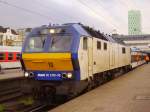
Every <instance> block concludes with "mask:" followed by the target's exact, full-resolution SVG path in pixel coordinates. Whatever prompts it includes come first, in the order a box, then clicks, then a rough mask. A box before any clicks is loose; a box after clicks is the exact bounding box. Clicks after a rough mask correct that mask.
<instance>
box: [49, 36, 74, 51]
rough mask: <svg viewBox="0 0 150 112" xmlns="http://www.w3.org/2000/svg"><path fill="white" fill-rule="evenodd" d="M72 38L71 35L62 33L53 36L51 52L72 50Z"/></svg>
mask: <svg viewBox="0 0 150 112" xmlns="http://www.w3.org/2000/svg"><path fill="white" fill-rule="evenodd" d="M71 40H72V39H71V36H62V35H61V36H59V35H55V36H52V37H51V45H50V47H49V52H62V51H70V48H71Z"/></svg>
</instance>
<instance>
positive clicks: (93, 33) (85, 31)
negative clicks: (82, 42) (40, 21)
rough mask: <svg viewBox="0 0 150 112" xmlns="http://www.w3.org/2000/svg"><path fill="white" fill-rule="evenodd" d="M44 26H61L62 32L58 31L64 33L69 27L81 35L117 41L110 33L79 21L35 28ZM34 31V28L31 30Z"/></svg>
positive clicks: (49, 27)
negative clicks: (106, 33)
mask: <svg viewBox="0 0 150 112" xmlns="http://www.w3.org/2000/svg"><path fill="white" fill-rule="evenodd" d="M45 28H48V29H51V28H52V29H53V28H54V29H57V28H58V29H60V28H62V29H63V30H62V32H60V33H64V32H65V30H66V31H67V30H68V29H69V28H70V29H71V28H73V29H74V30H75V31H76V33H78V34H79V35H83V36H87V37H95V38H98V39H102V40H105V41H109V42H112V43H118V42H117V41H116V40H115V39H114V38H113V37H111V36H110V35H104V34H103V33H101V32H100V31H99V30H95V29H94V28H91V27H89V26H85V25H83V24H81V23H66V24H63V25H57V24H56V25H53V26H52V25H49V26H46V25H43V26H42V27H39V28H36V29H39V30H41V29H45ZM32 31H33V32H34V29H33V30H32Z"/></svg>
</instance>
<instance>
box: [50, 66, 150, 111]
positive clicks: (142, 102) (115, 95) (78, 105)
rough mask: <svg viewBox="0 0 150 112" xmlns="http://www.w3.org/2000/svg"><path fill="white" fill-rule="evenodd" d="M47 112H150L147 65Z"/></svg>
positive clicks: (149, 82)
mask: <svg viewBox="0 0 150 112" xmlns="http://www.w3.org/2000/svg"><path fill="white" fill-rule="evenodd" d="M50 112H150V64H146V65H142V66H140V67H138V68H136V69H134V70H133V71H131V72H129V73H127V74H125V75H123V76H120V77H118V78H116V79H114V80H112V81H110V82H108V83H106V84H104V85H102V86H100V87H98V88H96V89H94V90H92V91H90V92H88V93H86V94H84V95H82V96H79V97H77V98H75V99H73V100H71V101H69V102H67V103H65V104H63V105H60V106H59V107H57V108H55V109H53V110H51V111H50Z"/></svg>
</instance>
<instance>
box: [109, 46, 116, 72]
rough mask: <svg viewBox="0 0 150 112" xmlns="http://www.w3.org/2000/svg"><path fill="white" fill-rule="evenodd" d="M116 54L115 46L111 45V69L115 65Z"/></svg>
mask: <svg viewBox="0 0 150 112" xmlns="http://www.w3.org/2000/svg"><path fill="white" fill-rule="evenodd" d="M114 55H115V52H114V48H113V44H112V43H110V51H109V66H110V69H111V68H113V67H114V63H115V56H114Z"/></svg>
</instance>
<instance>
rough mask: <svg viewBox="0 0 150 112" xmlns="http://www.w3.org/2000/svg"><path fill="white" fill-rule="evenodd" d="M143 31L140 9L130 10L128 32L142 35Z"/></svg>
mask: <svg viewBox="0 0 150 112" xmlns="http://www.w3.org/2000/svg"><path fill="white" fill-rule="evenodd" d="M141 33H142V32H141V13H140V11H138V10H130V11H128V34H129V35H140V34H141Z"/></svg>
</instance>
